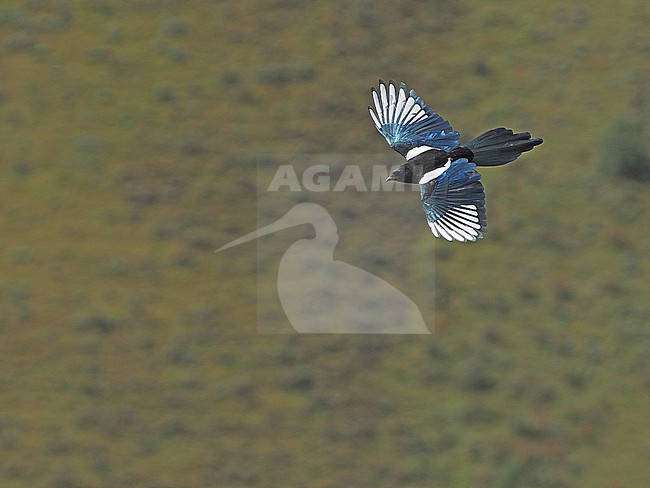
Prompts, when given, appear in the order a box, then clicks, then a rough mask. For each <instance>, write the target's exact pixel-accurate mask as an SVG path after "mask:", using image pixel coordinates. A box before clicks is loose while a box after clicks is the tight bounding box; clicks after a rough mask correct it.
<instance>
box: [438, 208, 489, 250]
mask: <svg viewBox="0 0 650 488" xmlns="http://www.w3.org/2000/svg"><path fill="white" fill-rule="evenodd" d="M427 222H428V221H427ZM428 224H429V227H430V228H431V232H432V233H433V235H434V236H436V237H444V238H445V239H447V240H448V241H460V242H466V241H475V240H476V239H481V238H482V237H483V233H482V232H481V230H480V229H481V224H480V223H479V215H478V211H477V209H476V205H461V206H460V207H455V208H452V209H451V210H449V211H447V212H446V213H445V214H444V215H443V216H442V217H441V218H439V219H438V220H436V221H435V222H428Z"/></svg>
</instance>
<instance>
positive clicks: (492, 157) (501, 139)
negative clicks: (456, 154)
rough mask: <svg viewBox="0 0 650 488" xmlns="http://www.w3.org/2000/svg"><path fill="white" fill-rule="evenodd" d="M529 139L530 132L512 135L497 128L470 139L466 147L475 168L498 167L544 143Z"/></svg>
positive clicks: (508, 130)
mask: <svg viewBox="0 0 650 488" xmlns="http://www.w3.org/2000/svg"><path fill="white" fill-rule="evenodd" d="M530 137H531V136H530V132H520V133H518V134H514V133H513V132H512V131H511V130H510V129H505V128H504V127H499V128H498V129H492V130H489V131H487V132H485V133H483V134H481V135H480V136H478V137H476V138H475V139H472V140H471V141H470V142H469V143H467V144H466V147H468V148H469V149H471V150H472V152H473V153H474V159H473V160H472V162H473V163H474V164H476V165H477V166H500V165H502V164H506V163H509V162H511V161H514V160H515V159H517V158H518V157H519V156H521V153H523V152H526V151H530V150H531V149H532V148H534V147H535V146H537V145H539V144H541V143H542V142H544V141H543V140H542V139H531V138H530Z"/></svg>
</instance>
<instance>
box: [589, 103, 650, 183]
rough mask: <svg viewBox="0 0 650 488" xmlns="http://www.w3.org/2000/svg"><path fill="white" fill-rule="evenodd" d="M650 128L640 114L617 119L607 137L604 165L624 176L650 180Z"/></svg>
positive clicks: (609, 171)
mask: <svg viewBox="0 0 650 488" xmlns="http://www.w3.org/2000/svg"><path fill="white" fill-rule="evenodd" d="M647 135H648V127H647V125H646V121H645V120H644V119H643V117H641V116H640V115H636V114H635V115H627V116H623V117H620V118H618V119H616V120H614V121H613V122H612V123H611V124H610V126H609V127H608V128H607V130H606V132H605V135H604V137H603V148H602V151H601V167H602V168H603V169H604V170H605V172H607V173H610V174H615V175H617V176H619V177H621V178H626V179H630V180H635V181H643V182H650V151H649V150H648V142H647Z"/></svg>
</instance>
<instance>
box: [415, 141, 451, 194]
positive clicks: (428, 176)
mask: <svg viewBox="0 0 650 488" xmlns="http://www.w3.org/2000/svg"><path fill="white" fill-rule="evenodd" d="M420 147H422V146H420ZM416 149H418V148H416ZM412 150H413V149H411V151H412ZM409 152H410V151H409ZM449 166H451V158H448V159H447V162H446V163H445V165H444V166H440V168H436V169H434V170H433V171H429V172H428V173H424V175H423V176H422V178H420V181H419V182H418V183H419V184H420V185H424V184H425V183H429V182H430V181H431V180H435V179H436V178H438V177H439V176H440V175H441V174H442V173H444V172H445V171H447V170H448V169H449Z"/></svg>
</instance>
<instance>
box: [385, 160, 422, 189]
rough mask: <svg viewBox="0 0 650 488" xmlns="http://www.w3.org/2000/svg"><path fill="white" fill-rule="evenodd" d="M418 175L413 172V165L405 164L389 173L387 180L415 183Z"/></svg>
mask: <svg viewBox="0 0 650 488" xmlns="http://www.w3.org/2000/svg"><path fill="white" fill-rule="evenodd" d="M415 176H416V175H414V172H413V165H411V164H408V163H406V164H403V165H401V166H400V167H398V168H395V169H394V170H393V172H392V173H391V174H389V175H388V178H386V181H397V182H398V183H406V184H414V183H417V182H418V180H417V179H415V178H414V177H415Z"/></svg>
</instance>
